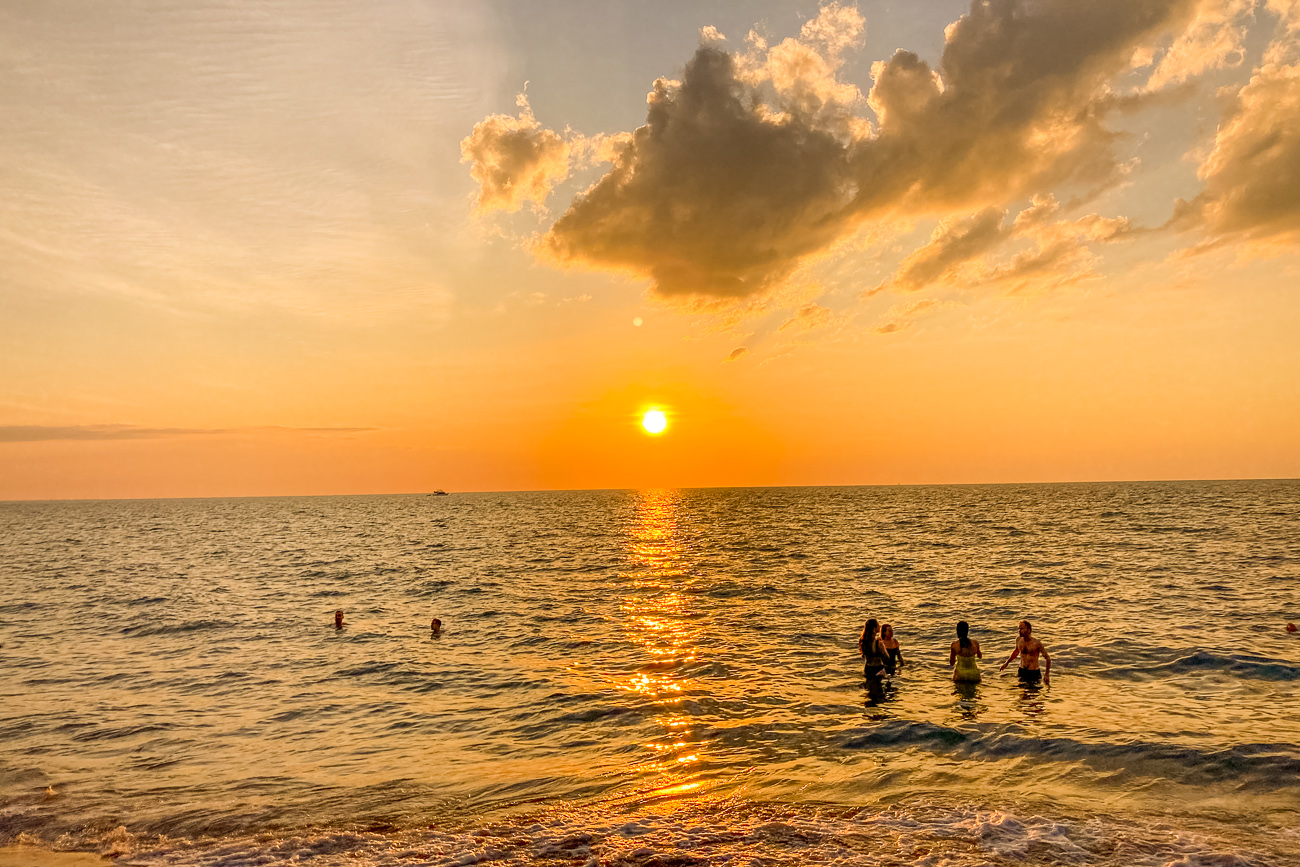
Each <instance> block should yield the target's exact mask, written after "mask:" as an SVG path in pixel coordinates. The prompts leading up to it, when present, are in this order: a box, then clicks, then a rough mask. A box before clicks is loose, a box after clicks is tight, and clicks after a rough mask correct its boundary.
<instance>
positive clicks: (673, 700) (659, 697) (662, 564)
mask: <svg viewBox="0 0 1300 867" xmlns="http://www.w3.org/2000/svg"><path fill="white" fill-rule="evenodd" d="M678 522H679V515H678V496H677V494H676V492H673V491H666V490H647V491H642V492H640V494H639V496H638V497H637V500H636V504H635V509H634V511H633V519H632V522H631V524H630V525H629V526H628V528H627V531H626V535H627V548H628V556H629V560H630V565H631V566H633V567H634V568H633V569H632V570H630V571H627V572H622V573H620V575H619V577H620V578H622V579H625V580H630V581H631V588H632V592H631V593H628V594H625V595H624V596H623V597H622V599H621V600H620V602H619V612H620V614H621V615H622V619H623V622H622V626H623V629H624V631H625V633H626V634H627V636H628V637H629V639H630V640H631V641H633V642H635V643H636V644H638V645H640V646H641V647H642V648H643V649H644V652H645V660H646V661H645V663H644V664H643V665H642V666H641V667H640V668H639V670H638V671H636V672H635V673H633V674H631V675H629V676H628V677H627V679H626V680H625V681H624V682H623V683H622V684H621V685H620V688H622V689H625V690H627V691H629V692H633V693H639V694H641V695H643V696H644V697H646V698H648V699H649V700H650V701H652V702H653V703H654V704H655V705H657V706H659V707H660V708H661V709H662V712H661V713H660V714H658V715H657V716H656V717H655V722H656V723H657V724H658V725H660V726H662V727H663V730H664V734H663V736H662V737H661V738H659V739H657V740H653V741H651V742H649V743H647V744H645V747H646V749H648V750H650V751H651V753H652V758H651V759H650V760H649V765H650V766H651V768H653V769H654V770H656V771H658V772H661V773H663V772H668V771H672V770H676V769H684V768H687V767H689V766H690V765H693V764H695V763H698V762H699V761H700V754H699V751H698V750H688V749H687V747H688V746H691V745H690V744H689V742H688V741H687V740H685V738H688V737H689V736H690V735H691V731H690V725H691V722H690V720H689V719H688V718H687V717H686V716H684V715H683V714H681V713H680V712H679V711H678V706H679V704H680V702H681V694H682V691H683V688H686V689H688V690H689V689H690V688H691V687H692V686H693V684H692V683H691V681H690V679H689V678H687V679H685V680H683V679H682V678H681V677H673V673H674V672H676V671H677V670H679V669H680V668H681V667H682V666H685V665H689V664H690V663H691V662H694V661H695V659H696V657H697V655H698V649H697V648H698V642H699V639H700V637H701V631H702V627H700V626H699V625H698V623H697V622H692V620H691V619H690V615H691V610H690V603H689V597H688V595H687V594H684V593H682V592H681V586H682V582H683V581H684V580H686V579H687V577H688V575H689V567H688V563H687V560H686V547H685V544H684V543H683V541H682V539H681V537H680V535H679V532H678ZM699 786H700V784H699V783H697V782H686V783H681V784H677V785H673V786H669V787H667V788H666V789H661V790H660V793H661V794H670V793H671V794H685V793H687V792H690V791H693V790H696V789H698V788H699Z"/></svg>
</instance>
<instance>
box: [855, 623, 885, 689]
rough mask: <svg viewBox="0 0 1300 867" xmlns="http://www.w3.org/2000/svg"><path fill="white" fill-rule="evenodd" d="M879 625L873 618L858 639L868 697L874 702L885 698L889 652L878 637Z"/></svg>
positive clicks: (863, 627) (866, 624)
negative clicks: (885, 679) (886, 665)
mask: <svg viewBox="0 0 1300 867" xmlns="http://www.w3.org/2000/svg"><path fill="white" fill-rule="evenodd" d="M879 628H880V627H879V625H878V624H877V623H876V618H874V617H873V618H871V619H870V620H868V621H867V622H866V623H865V624H863V626H862V635H861V637H859V638H858V652H859V653H861V654H862V676H863V677H864V678H866V680H867V695H868V696H870V698H871V700H872V701H883V700H884V698H885V682H884V677H885V664H886V660H887V659H888V658H889V651H888V650H886V649H885V646H884V645H883V644H881V643H880V636H879V635H877V634H876V633H877V630H878V629H879Z"/></svg>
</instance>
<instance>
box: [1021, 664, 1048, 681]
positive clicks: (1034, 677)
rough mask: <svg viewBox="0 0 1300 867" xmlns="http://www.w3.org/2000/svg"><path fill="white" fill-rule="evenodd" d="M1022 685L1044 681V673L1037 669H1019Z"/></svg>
mask: <svg viewBox="0 0 1300 867" xmlns="http://www.w3.org/2000/svg"><path fill="white" fill-rule="evenodd" d="M1019 676H1020V682H1021V683H1038V682H1040V681H1041V680H1042V679H1043V673H1042V672H1041V671H1039V670H1038V669H1036V668H1022V669H1019Z"/></svg>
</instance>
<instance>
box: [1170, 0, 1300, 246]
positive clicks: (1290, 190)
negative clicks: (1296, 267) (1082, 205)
mask: <svg viewBox="0 0 1300 867" xmlns="http://www.w3.org/2000/svg"><path fill="white" fill-rule="evenodd" d="M1278 8H1279V11H1281V12H1282V13H1283V14H1282V18H1281V26H1280V31H1281V32H1280V34H1279V36H1278V37H1277V38H1276V39H1275V40H1274V41H1273V42H1272V43H1271V44H1270V45H1269V47H1268V48H1267V49H1266V51H1265V58H1264V59H1265V63H1264V64H1263V65H1262V66H1261V67H1260V68H1258V69H1256V70H1255V72H1254V74H1253V75H1252V76H1251V78H1250V81H1249V82H1248V83H1247V84H1246V85H1245V86H1244V87H1243V88H1241V90H1240V91H1238V93H1237V94H1236V96H1235V98H1234V99H1233V100H1232V102H1231V103H1230V105H1229V106H1228V109H1227V111H1226V113H1225V116H1224V118H1223V119H1222V120H1221V121H1220V123H1219V129H1218V132H1217V134H1216V135H1215V139H1214V147H1213V149H1212V150H1211V152H1210V153H1209V155H1208V156H1207V157H1206V158H1205V160H1204V161H1203V162H1202V163H1201V165H1200V167H1199V170H1198V175H1199V176H1200V177H1201V178H1202V179H1203V180H1204V181H1205V189H1204V191H1203V192H1202V193H1201V194H1200V195H1199V196H1197V197H1196V198H1195V199H1194V200H1193V201H1191V202H1181V201H1180V202H1179V205H1178V207H1177V208H1176V210H1175V216H1174V218H1173V220H1171V222H1172V223H1173V224H1174V225H1175V226H1178V227H1180V228H1187V227H1190V226H1203V227H1204V228H1205V229H1207V230H1208V232H1209V233H1210V235H1211V238H1210V240H1209V242H1208V243H1207V244H1206V245H1204V246H1210V245H1214V244H1217V243H1221V242H1222V241H1224V240H1232V239H1244V240H1247V241H1265V242H1282V243H1287V242H1288V241H1293V240H1294V239H1295V237H1296V235H1297V234H1298V233H1300V57H1298V56H1297V55H1298V54H1300V48H1298V46H1300V39H1298V35H1300V3H1297V4H1291V5H1290V7H1283V6H1282V5H1281V4H1278Z"/></svg>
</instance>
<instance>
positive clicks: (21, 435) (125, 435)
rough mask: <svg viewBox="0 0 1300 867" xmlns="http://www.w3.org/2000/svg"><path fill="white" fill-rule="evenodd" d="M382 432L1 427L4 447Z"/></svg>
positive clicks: (349, 429)
mask: <svg viewBox="0 0 1300 867" xmlns="http://www.w3.org/2000/svg"><path fill="white" fill-rule="evenodd" d="M375 430H378V428H369V427H299V428H289V427H263V428H179V427H138V426H136V425H129V424H83V425H62V426H58V425H24V424H17V425H0V443H26V442H50V441H53V440H140V439H160V438H165V437H184V436H196V435H203V434H208V435H211V434H232V433H249V432H252V431H285V432H298V433H323V434H348V433H367V432H371V431H375Z"/></svg>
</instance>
